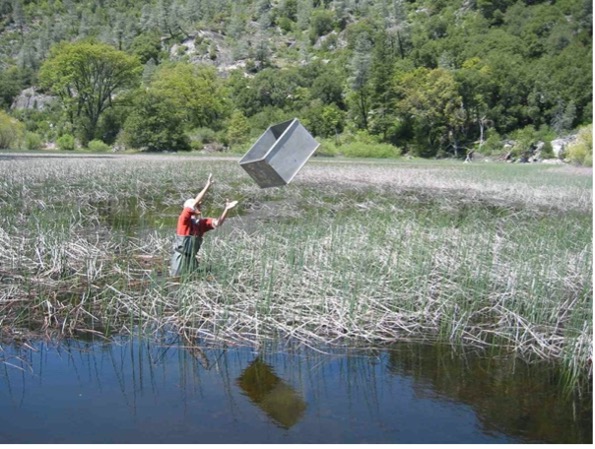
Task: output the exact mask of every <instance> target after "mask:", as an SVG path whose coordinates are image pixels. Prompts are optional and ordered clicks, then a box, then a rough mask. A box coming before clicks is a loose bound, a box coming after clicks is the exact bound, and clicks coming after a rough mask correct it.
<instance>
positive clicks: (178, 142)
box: [124, 91, 190, 151]
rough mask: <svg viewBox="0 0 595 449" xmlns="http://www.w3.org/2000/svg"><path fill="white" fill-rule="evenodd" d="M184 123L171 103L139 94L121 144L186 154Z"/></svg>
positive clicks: (180, 114) (163, 97)
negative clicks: (184, 152)
mask: <svg viewBox="0 0 595 449" xmlns="http://www.w3.org/2000/svg"><path fill="white" fill-rule="evenodd" d="M183 122H184V115H183V113H182V111H181V110H180V108H179V107H178V105H177V104H176V103H175V101H174V100H172V99H171V98H168V97H166V96H164V95H162V94H159V93H156V92H151V91H147V92H142V91H140V92H139V93H138V94H137V95H135V101H134V107H133V109H132V112H131V113H130V115H129V116H128V118H127V119H126V122H125V123H124V143H125V144H126V145H128V146H130V147H132V148H145V149H146V150H147V151H188V150H190V141H189V139H188V137H187V136H186V135H185V134H184V124H183Z"/></svg>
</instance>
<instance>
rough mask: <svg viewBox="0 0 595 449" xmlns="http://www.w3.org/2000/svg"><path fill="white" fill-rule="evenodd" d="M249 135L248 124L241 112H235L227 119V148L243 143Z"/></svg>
mask: <svg viewBox="0 0 595 449" xmlns="http://www.w3.org/2000/svg"><path fill="white" fill-rule="evenodd" d="M249 133H250V123H248V119H247V118H246V116H245V115H244V114H243V113H242V111H238V110H235V111H233V113H232V114H231V117H230V118H229V122H228V124H227V140H228V141H229V147H230V148H232V147H233V146H234V145H235V144H238V143H241V142H243V141H244V140H245V139H246V138H247V137H248V135H249Z"/></svg>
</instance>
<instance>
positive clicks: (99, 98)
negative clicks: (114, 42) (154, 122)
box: [39, 41, 142, 145]
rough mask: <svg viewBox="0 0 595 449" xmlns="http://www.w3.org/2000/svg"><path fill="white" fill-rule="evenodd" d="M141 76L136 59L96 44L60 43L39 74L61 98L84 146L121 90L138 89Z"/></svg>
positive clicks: (43, 85) (139, 65)
mask: <svg viewBox="0 0 595 449" xmlns="http://www.w3.org/2000/svg"><path fill="white" fill-rule="evenodd" d="M141 73H142V66H141V64H140V62H139V60H138V58H137V57H136V56H130V55H128V54H126V53H124V52H122V51H119V50H116V49H115V48H113V47H111V46H109V45H106V44H100V43H96V42H93V41H85V42H75V43H60V44H58V45H56V46H55V47H53V48H52V50H51V52H50V56H49V58H48V59H47V60H46V61H45V62H44V63H43V65H42V67H41V70H40V72H39V80H40V83H41V85H42V87H45V88H47V89H49V90H50V91H51V92H53V93H54V94H56V95H58V96H59V97H60V99H61V100H62V105H63V107H64V109H65V111H66V113H67V117H68V119H69V121H70V123H71V124H72V125H73V126H74V127H75V129H78V130H80V131H81V140H82V143H83V145H84V144H86V143H87V142H89V141H90V140H93V139H94V138H95V137H96V136H95V131H96V129H97V124H98V122H99V119H100V117H101V115H102V114H103V112H104V111H105V110H106V109H107V108H109V107H111V105H112V99H113V98H114V96H115V95H117V94H118V93H119V92H120V91H121V90H122V89H126V88H129V87H133V86H135V85H136V84H137V83H138V82H139V80H140V75H141Z"/></svg>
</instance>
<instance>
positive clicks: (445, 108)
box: [396, 67, 464, 156]
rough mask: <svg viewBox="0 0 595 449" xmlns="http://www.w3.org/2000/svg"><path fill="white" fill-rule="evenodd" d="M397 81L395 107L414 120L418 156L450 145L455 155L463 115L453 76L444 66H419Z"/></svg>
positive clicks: (445, 148) (404, 116)
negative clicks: (428, 67) (437, 67)
mask: <svg viewBox="0 0 595 449" xmlns="http://www.w3.org/2000/svg"><path fill="white" fill-rule="evenodd" d="M396 83H397V84H398V86H399V87H398V93H399V95H400V100H399V101H398V102H397V105H396V106H397V110H398V111H399V113H400V115H402V116H403V118H404V119H405V120H412V121H413V127H414V131H415V135H416V140H417V143H418V153H419V155H420V156H431V155H435V154H436V153H437V151H438V150H443V151H447V150H448V149H449V148H452V149H453V150H454V153H455V156H456V155H457V148H458V142H459V138H460V129H461V125H462V123H463V120H464V116H463V108H462V99H461V97H460V95H459V93H458V91H457V85H456V83H455V80H454V77H453V75H452V74H451V73H450V72H449V71H447V70H444V69H434V70H428V69H426V68H423V67H422V68H419V69H416V70H414V71H413V72H409V73H407V74H405V75H404V76H402V77H400V78H399V79H397V80H396Z"/></svg>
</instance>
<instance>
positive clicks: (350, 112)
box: [0, 0, 593, 157]
mask: <svg viewBox="0 0 595 449" xmlns="http://www.w3.org/2000/svg"><path fill="white" fill-rule="evenodd" d="M592 85H593V81H592V2H591V0H550V1H539V0H533V1H531V0H525V1H521V0H519V1H515V0H448V1H447V0H418V1H405V0H345V1H338V0H332V1H331V0H157V1H155V0H152V1H131V0H128V1H123V0H102V1H96V0H93V1H91V0H82V1H75V0H44V1H29V0H0V107H1V108H2V109H3V110H4V112H0V146H13V147H14V146H22V147H25V148H35V147H38V146H40V145H42V144H43V143H44V142H58V144H59V146H61V147H63V148H71V147H74V145H75V142H76V141H78V142H80V144H81V145H83V146H85V147H87V146H94V147H95V148H102V147H107V146H108V145H110V146H111V145H118V146H121V147H128V148H143V149H146V150H150V151H163V150H174V151H177V150H190V149H200V148H203V147H204V146H208V145H210V146H212V147H214V148H231V149H232V150H233V149H242V148H245V147H246V145H247V144H248V143H249V142H250V141H252V139H253V138H254V137H256V136H258V135H260V134H261V133H262V132H263V131H264V130H265V129H266V128H267V127H268V126H269V125H271V124H273V123H276V122H279V121H282V120H285V119H288V118H293V117H298V118H299V119H300V120H301V121H302V122H303V124H304V125H305V126H306V127H307V128H308V129H309V130H310V131H311V132H312V134H314V135H315V136H317V137H318V138H320V139H323V140H324V139H327V140H328V141H329V142H332V144H333V145H334V146H335V147H337V146H339V147H340V146H341V145H342V144H344V145H349V144H351V143H353V142H361V143H362V144H366V145H368V144H378V145H379V147H382V148H384V149H386V148H387V146H390V147H395V152H394V153H395V154H400V153H402V152H408V153H410V154H413V155H416V156H422V157H434V156H448V155H454V156H461V157H462V156H465V154H466V153H467V152H469V151H470V150H472V149H476V148H478V147H480V146H481V148H482V150H483V151H487V152H489V151H492V152H494V151H498V150H501V149H502V143H503V142H504V141H506V140H513V141H516V142H521V146H517V147H515V148H516V151H518V152H522V151H525V150H526V149H527V148H528V147H530V146H531V145H534V144H535V142H537V141H542V142H546V143H548V142H549V141H551V140H552V139H554V138H556V137H560V136H564V135H566V134H569V133H571V132H573V131H574V130H576V129H577V128H579V127H582V126H585V125H588V124H590V123H592V92H593V88H592ZM30 87H33V88H34V92H36V93H42V94H45V95H52V96H54V97H55V98H56V101H54V102H52V103H50V105H49V106H46V107H44V108H37V109H36V108H29V109H22V108H20V109H19V108H11V105H13V103H14V101H15V99H16V98H17V97H18V96H19V94H21V92H22V91H23V90H24V89H27V88H30ZM33 95H35V93H33ZM7 129H9V130H10V133H12V134H10V135H9V136H8V137H7V136H6V135H3V133H4V134H5V133H6V132H7V131H6V130H7ZM10 136H13V137H12V140H11V137H10ZM7 142H8V143H7ZM523 146H524V147H523ZM546 149H547V147H546ZM388 153H391V151H390V150H389V151H388Z"/></svg>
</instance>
